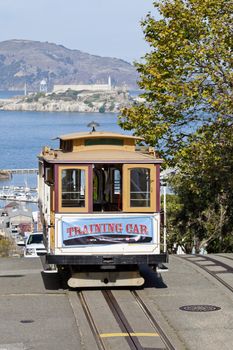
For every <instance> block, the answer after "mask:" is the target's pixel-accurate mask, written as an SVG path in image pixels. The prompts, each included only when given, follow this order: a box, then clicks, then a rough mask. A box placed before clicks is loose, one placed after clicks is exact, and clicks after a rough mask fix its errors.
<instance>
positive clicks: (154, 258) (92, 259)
mask: <svg viewBox="0 0 233 350" xmlns="http://www.w3.org/2000/svg"><path fill="white" fill-rule="evenodd" d="M167 262H168V254H167V253H161V254H154V255H151V254H147V255H51V254H47V255H46V263H47V264H54V265H85V266H88V265H89V266H103V265H104V266H110V265H115V266H120V265H123V266H126V265H142V264H147V265H149V266H156V265H158V264H161V263H167Z"/></svg>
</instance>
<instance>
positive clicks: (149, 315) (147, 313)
mask: <svg viewBox="0 0 233 350" xmlns="http://www.w3.org/2000/svg"><path fill="white" fill-rule="evenodd" d="M131 294H132V295H133V296H134V299H135V300H136V302H137V303H138V305H139V306H140V308H141V309H142V311H143V312H144V314H145V316H146V317H147V319H148V320H149V322H150V323H151V325H152V327H153V328H154V329H155V330H156V331H157V332H158V333H159V335H160V337H161V339H162V341H163V342H164V344H165V346H166V349H167V350H176V349H175V347H174V346H173V345H172V343H171V342H170V340H169V339H168V337H167V336H166V334H165V333H164V331H163V330H162V328H161V327H160V326H159V324H158V322H157V321H156V319H155V318H154V316H153V315H152V313H151V312H150V310H149V309H148V307H147V306H146V304H145V303H144V301H143V300H142V298H141V297H140V296H139V295H138V293H137V292H136V291H135V290H132V291H131Z"/></svg>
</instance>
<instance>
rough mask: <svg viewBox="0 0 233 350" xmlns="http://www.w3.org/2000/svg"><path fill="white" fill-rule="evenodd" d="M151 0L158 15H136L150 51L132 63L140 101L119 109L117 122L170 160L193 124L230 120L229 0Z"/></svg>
mask: <svg viewBox="0 0 233 350" xmlns="http://www.w3.org/2000/svg"><path fill="white" fill-rule="evenodd" d="M154 6H155V8H156V9H158V11H159V14H160V17H161V18H160V19H159V20H156V19H155V18H154V17H153V16H152V15H151V14H148V15H147V16H146V18H145V20H144V21H142V27H143V31H144V35H145V40H146V41H147V42H148V43H149V45H150V48H151V51H150V52H149V53H147V54H146V55H145V57H144V62H143V63H137V64H136V67H137V70H138V72H139V74H140V80H139V86H140V88H141V89H143V90H144V91H145V92H144V93H143V94H142V95H141V96H142V97H143V98H144V100H145V102H144V103H141V104H137V105H136V106H133V107H131V108H125V109H123V111H122V115H121V116H120V124H121V126H122V127H123V128H124V129H127V130H131V129H134V130H135V134H137V135H143V136H144V137H145V139H146V141H147V142H148V143H149V144H151V145H155V146H157V148H160V150H161V152H162V153H163V154H164V156H166V155H167V156H168V158H169V159H170V160H171V159H172V157H173V156H174V154H175V152H176V151H177V150H178V149H180V148H182V147H184V146H185V145H186V143H187V135H189V134H190V132H192V130H193V129H194V128H198V127H199V126H200V125H203V124H207V125H208V124H210V123H216V127H217V128H218V127H219V126H220V127H221V123H222V121H224V123H232V119H233V118H232V110H233V93H232V91H233V89H232V88H233V72H232V65H233V60H232V47H233V26H232V24H233V23H232V12H233V11H232V9H233V2H232V1H230V0H161V1H156V2H154ZM165 146H166V147H165Z"/></svg>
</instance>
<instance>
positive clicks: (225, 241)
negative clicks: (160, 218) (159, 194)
mask: <svg viewBox="0 0 233 350" xmlns="http://www.w3.org/2000/svg"><path fill="white" fill-rule="evenodd" d="M212 128H213V126H210V127H204V128H202V130H201V131H202V132H200V131H199V132H198V133H196V134H194V135H193V136H192V142H190V144H189V146H188V147H186V148H185V149H183V150H181V151H180V152H179V153H178V154H177V155H176V163H177V166H178V168H179V171H178V172H177V174H176V175H175V176H173V177H172V178H171V179H170V185H171V186H172V187H173V189H174V191H175V193H177V194H178V197H179V201H180V202H181V203H182V206H181V207H180V208H179V210H176V212H175V214H174V211H173V214H172V220H170V229H171V230H170V240H171V242H177V240H178V241H183V245H184V246H185V248H186V250H187V251H188V252H190V250H191V249H192V246H193V245H194V244H195V245H196V248H197V250H200V249H201V248H205V247H207V251H208V252H218V251H225V252H227V251H233V191H232V190H233V177H232V173H233V156H232V155H233V127H229V126H228V125H226V126H225V127H224V126H223V125H222V128H221V129H219V130H217V131H216V129H215V127H214V130H212ZM174 228H175V229H174ZM181 237H182V240H180V238H181Z"/></svg>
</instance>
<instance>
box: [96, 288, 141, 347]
mask: <svg viewBox="0 0 233 350" xmlns="http://www.w3.org/2000/svg"><path fill="white" fill-rule="evenodd" d="M102 294H103V296H104V298H105V300H106V301H107V303H108V306H109V308H110V310H111V311H112V313H113V315H114V317H115V319H116V321H117V323H118V325H119V326H120V328H121V330H122V332H125V333H128V335H129V336H128V337H126V341H127V343H128V344H129V347H130V349H132V350H143V347H142V346H141V344H140V342H139V340H138V339H137V338H136V337H132V335H131V334H132V333H133V332H134V331H133V329H132V327H131V326H130V324H129V323H128V321H127V319H126V317H125V315H124V314H123V312H122V310H121V308H120V306H119V304H118V302H117V301H116V299H115V297H114V295H113V294H112V292H111V291H110V290H105V291H102Z"/></svg>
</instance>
